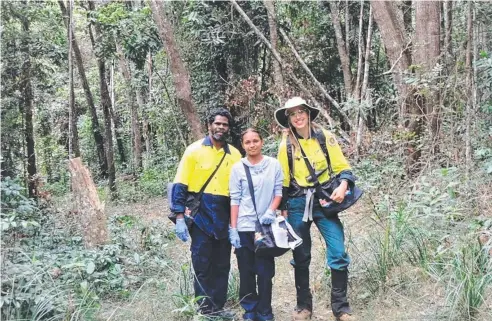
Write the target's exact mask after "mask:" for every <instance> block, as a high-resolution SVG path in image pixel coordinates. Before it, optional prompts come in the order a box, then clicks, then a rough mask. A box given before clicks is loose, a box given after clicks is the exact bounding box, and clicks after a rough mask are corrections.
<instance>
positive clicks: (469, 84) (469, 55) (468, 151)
mask: <svg viewBox="0 0 492 321" xmlns="http://www.w3.org/2000/svg"><path fill="white" fill-rule="evenodd" d="M473 31H474V30H473V1H470V2H468V23H467V44H466V61H465V67H466V96H467V97H466V98H467V102H466V108H465V164H466V171H467V174H469V173H470V170H471V167H472V148H471V117H472V112H473V106H472V105H473V68H472V61H473Z"/></svg>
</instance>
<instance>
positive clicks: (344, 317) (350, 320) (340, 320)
mask: <svg viewBox="0 0 492 321" xmlns="http://www.w3.org/2000/svg"><path fill="white" fill-rule="evenodd" d="M335 320H337V321H356V319H355V317H354V316H353V315H350V314H348V313H342V314H341V315H340V316H338V317H336V318H335Z"/></svg>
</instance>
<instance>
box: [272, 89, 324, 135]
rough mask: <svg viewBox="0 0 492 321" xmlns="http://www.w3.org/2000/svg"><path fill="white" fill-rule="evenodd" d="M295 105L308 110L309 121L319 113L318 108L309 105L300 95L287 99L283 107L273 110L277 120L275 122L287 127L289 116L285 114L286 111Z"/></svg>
mask: <svg viewBox="0 0 492 321" xmlns="http://www.w3.org/2000/svg"><path fill="white" fill-rule="evenodd" d="M297 106H304V107H305V108H307V109H308V110H309V116H310V118H311V121H314V120H315V119H316V118H317V117H318V115H319V109H318V108H316V107H312V106H309V105H308V104H307V103H306V101H305V100H304V99H302V98H301V97H293V98H291V99H289V100H287V101H286V102H285V104H284V106H283V107H280V108H279V109H277V110H276V111H275V120H276V121H277V123H278V124H279V125H280V126H282V127H284V128H289V116H288V115H287V114H286V112H287V110H289V109H290V108H294V107H297Z"/></svg>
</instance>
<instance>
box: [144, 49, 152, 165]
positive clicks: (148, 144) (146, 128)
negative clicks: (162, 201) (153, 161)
mask: <svg viewBox="0 0 492 321" xmlns="http://www.w3.org/2000/svg"><path fill="white" fill-rule="evenodd" d="M148 63H149V65H148V66H149V67H148V68H149V87H148V89H147V92H148V94H149V96H148V98H147V101H148V102H149V105H151V104H152V53H151V52H150V51H149V59H148ZM151 133H152V131H151V127H150V122H149V117H148V115H147V113H146V112H144V113H143V133H142V134H143V136H144V139H145V151H146V154H147V160H150V157H151V155H152V137H151Z"/></svg>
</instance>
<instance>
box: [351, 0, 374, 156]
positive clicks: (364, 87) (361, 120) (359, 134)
mask: <svg viewBox="0 0 492 321" xmlns="http://www.w3.org/2000/svg"><path fill="white" fill-rule="evenodd" d="M372 20H373V19H372V7H371V8H369V23H368V26H367V40H366V52H365V55H364V62H365V63H364V73H363V74H364V77H363V80H362V88H361V91H360V98H361V101H364V100H369V95H368V91H367V87H368V83H369V66H370V60H371V43H372ZM365 119H367V115H366V117H365ZM364 128H365V121H364V117H363V115H362V114H361V112H359V122H358V126H357V136H356V140H355V146H356V156H357V158H359V155H360V149H361V145H362V135H363V134H364Z"/></svg>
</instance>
